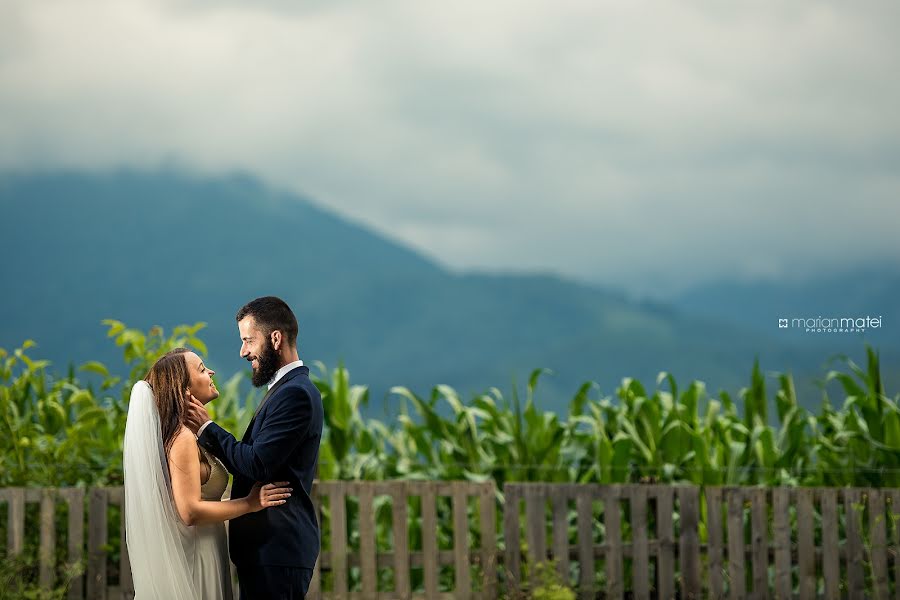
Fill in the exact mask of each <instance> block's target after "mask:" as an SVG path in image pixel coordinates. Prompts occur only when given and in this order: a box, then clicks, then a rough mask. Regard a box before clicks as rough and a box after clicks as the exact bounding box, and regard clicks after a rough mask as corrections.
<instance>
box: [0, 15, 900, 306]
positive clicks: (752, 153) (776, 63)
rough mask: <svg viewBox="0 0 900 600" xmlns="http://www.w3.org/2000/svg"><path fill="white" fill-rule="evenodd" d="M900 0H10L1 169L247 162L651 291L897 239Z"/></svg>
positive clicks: (449, 256)
mask: <svg viewBox="0 0 900 600" xmlns="http://www.w3.org/2000/svg"><path fill="white" fill-rule="evenodd" d="M897 23H900V4H898V3H896V2H893V1H886V2H868V1H863V2H827V1H815V2H811V1H810V2H806V1H799V2H784V1H781V0H778V1H776V0H771V1H769V0H762V1H758V2H749V3H733V2H721V1H719V0H709V1H690V2H681V1H674V2H673V1H668V0H667V1H660V2H632V1H627V2H626V1H621V0H619V1H601V0H591V1H567V0H549V1H546V2H543V1H537V0H534V1H531V0H529V1H527V2H522V1H521V0H492V1H490V2H484V1H468V0H466V1H462V0H459V1H456V2H431V1H427V0H405V1H400V2H395V1H390V0H384V1H380V2H366V1H362V0H360V1H358V2H357V1H342V0H334V1H329V2H325V1H321V0H318V1H315V2H301V1H299V0H297V1H293V0H291V1H289V0H284V1H268V2H266V1H257V2H237V1H235V2H228V1H223V0H208V1H202V0H146V1H145V0H78V1H77V2H72V1H71V0H40V1H28V0H0V169H3V170H7V171H8V170H28V169H35V168H38V169H48V168H59V167H64V168H77V169H88V170H104V169H109V168H115V167H120V166H130V167H149V168H157V167H160V166H166V165H177V166H179V167H182V168H188V169H192V170H196V171H199V172H201V173H211V174H216V173H222V172H228V171H231V170H241V171H245V172H249V173H252V174H255V175H257V176H259V177H260V178H262V179H264V180H265V181H267V182H268V183H270V184H272V185H274V186H278V187H280V188H284V189H290V190H295V191H298V192H301V193H303V194H305V195H307V196H309V197H310V198H312V199H314V200H315V201H316V202H317V203H319V204H321V205H323V206H325V207H328V208H330V209H332V210H335V211H337V212H339V213H341V214H342V215H345V216H347V217H349V218H351V219H353V220H356V221H359V222H361V223H365V224H367V225H369V226H371V227H374V228H376V229H377V230H379V231H380V232H382V233H384V234H386V235H389V236H391V237H393V238H395V239H398V240H401V241H403V242H405V243H408V244H410V245H412V246H414V247H416V248H418V249H421V250H423V251H424V252H426V253H427V254H429V255H430V256H432V257H435V258H437V259H438V260H440V261H441V262H443V263H444V264H446V265H448V266H450V267H453V268H458V269H491V270H494V269H551V270H554V271H557V272H561V273H564V274H568V275H572V276H576V277H580V278H585V279H590V280H595V281H602V282H607V283H611V284H615V285H620V286H623V287H626V288H629V289H631V290H634V291H636V292H638V293H647V292H649V291H651V290H652V291H657V292H659V291H660V290H673V289H677V288H679V287H682V286H685V285H688V284H692V283H697V282H700V281H704V280H707V279H711V278H716V277H730V278H736V279H755V278H762V279H780V278H786V277H796V276H798V275H805V274H811V273H820V272H822V270H825V269H836V268H840V267H844V266H849V265H853V264H854V263H856V262H859V261H867V260H874V259H884V258H892V257H898V256H900V236H898V235H896V229H897V224H898V223H900V111H898V109H897V107H898V106H900V77H898V76H897V74H898V73H900V37H898V36H897V35H896V25H897Z"/></svg>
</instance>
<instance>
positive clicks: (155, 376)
mask: <svg viewBox="0 0 900 600" xmlns="http://www.w3.org/2000/svg"><path fill="white" fill-rule="evenodd" d="M186 352H190V350H188V349H187V348H175V349H174V350H170V351H169V352H166V353H165V354H163V355H162V356H160V357H159V359H157V361H156V362H155V363H153V366H152V367H150V370H149V371H148V372H147V376H146V377H144V381H146V382H147V383H148V384H149V385H150V389H151V390H153V397H154V398H156V409H157V411H159V424H160V429H161V430H162V440H163V447H164V448H165V450H166V456H168V455H169V450H171V448H172V444H173V443H174V442H175V437H176V436H177V435H178V432H179V431H180V430H181V425H182V422H183V421H184V413H185V407H186V406H187V398H186V397H185V394H184V392H185V390H187V389H188V388H190V386H191V375H190V373H189V372H188V366H187V361H186V360H185V359H184V354H185V353H186Z"/></svg>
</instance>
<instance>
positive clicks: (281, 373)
mask: <svg viewBox="0 0 900 600" xmlns="http://www.w3.org/2000/svg"><path fill="white" fill-rule="evenodd" d="M302 366H303V361H302V360H295V361H294V362H290V363H288V364H286V365H284V366H283V367H281V368H280V369H278V370H277V371H275V376H274V377H272V380H271V381H269V383H268V384H266V385H267V386H268V387H267V388H266V389H269V390H271V389H272V386H273V385H275V384H276V383H278V380H279V379H281V378H282V377H284V376H285V375H287V374H288V372H290V371H292V370H294V369H296V368H297V367H302ZM210 423H212V419H210V420H209V421H207V422H206V423H204V424H203V425H201V426H200V429H198V430H197V437H200V436H201V435H203V430H204V429H206V426H207V425H209V424H210Z"/></svg>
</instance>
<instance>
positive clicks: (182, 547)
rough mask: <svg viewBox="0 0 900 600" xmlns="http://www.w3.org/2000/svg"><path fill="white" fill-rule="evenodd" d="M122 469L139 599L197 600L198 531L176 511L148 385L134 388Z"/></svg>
mask: <svg viewBox="0 0 900 600" xmlns="http://www.w3.org/2000/svg"><path fill="white" fill-rule="evenodd" d="M123 467H124V473H125V530H126V536H125V539H126V543H127V545H128V558H129V561H130V562H131V575H132V580H133V581H134V590H135V600H151V599H160V600H195V599H196V598H197V592H196V588H195V586H194V581H193V568H192V565H193V564H194V532H193V528H190V527H188V526H186V525H185V524H184V523H183V522H182V521H181V519H180V518H179V516H178V513H177V512H176V509H175V501H174V498H173V496H172V483H171V480H170V479H169V470H168V466H167V461H166V454H165V450H164V448H163V441H162V432H161V431H160V424H159V412H158V411H157V409H156V402H155V401H154V398H153V392H152V390H151V389H150V385H149V384H147V382H146V381H138V382H137V383H135V384H134V387H132V388H131V401H130V403H129V405H128V420H127V421H126V424H125V446H124V452H123Z"/></svg>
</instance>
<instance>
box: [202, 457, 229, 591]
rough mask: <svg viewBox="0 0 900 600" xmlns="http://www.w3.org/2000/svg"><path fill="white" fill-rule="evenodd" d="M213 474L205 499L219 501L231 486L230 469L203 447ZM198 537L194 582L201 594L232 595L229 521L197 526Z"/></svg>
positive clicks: (203, 492)
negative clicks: (226, 527)
mask: <svg viewBox="0 0 900 600" xmlns="http://www.w3.org/2000/svg"><path fill="white" fill-rule="evenodd" d="M201 452H203V456H204V457H205V458H206V461H207V462H208V463H209V467H210V473H209V478H208V479H207V480H206V483H204V484H203V485H201V486H200V496H201V498H202V499H203V500H214V501H219V500H221V499H222V494H224V493H225V488H226V487H228V471H226V470H225V466H224V465H223V464H222V462H221V461H220V460H219V459H218V458H216V457H215V456H213V455H212V454H209V453H208V452H206V450H203V449H202V448H201ZM194 533H195V535H196V536H197V542H196V546H195V554H194V557H195V558H194V583H195V584H196V585H197V592H198V594H199V595H198V597H199V598H202V599H204V600H206V599H207V598H209V599H213V598H215V599H218V598H229V599H230V598H232V597H233V592H232V590H231V567H230V564H231V563H230V562H229V560H228V535H227V533H226V532H225V523H210V524H208V525H197V526H195V527H194Z"/></svg>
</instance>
